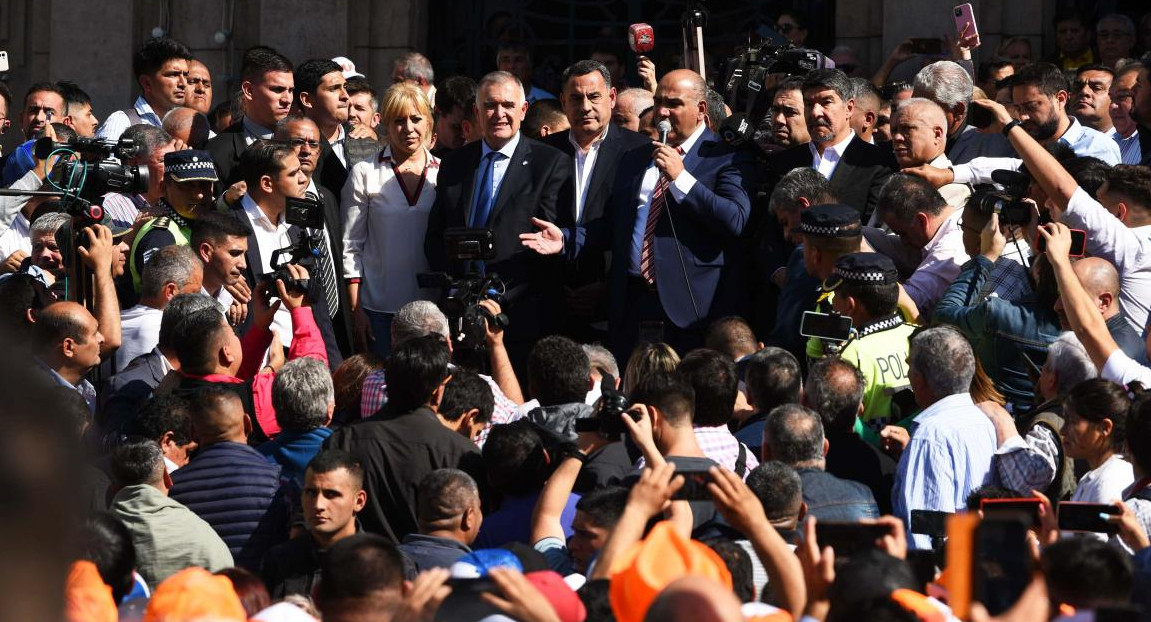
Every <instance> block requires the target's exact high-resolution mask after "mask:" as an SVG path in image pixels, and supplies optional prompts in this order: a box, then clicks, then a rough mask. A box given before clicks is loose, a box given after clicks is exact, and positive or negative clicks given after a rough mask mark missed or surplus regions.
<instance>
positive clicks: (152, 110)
mask: <svg viewBox="0 0 1151 622" xmlns="http://www.w3.org/2000/svg"><path fill="white" fill-rule="evenodd" d="M191 60H192V52H191V51H189V50H188V48H187V46H185V45H184V44H183V43H180V42H179V41H176V40H175V39H170V38H168V37H156V38H153V39H149V40H148V41H147V42H145V43H144V45H143V47H141V48H140V51H138V52H136V55H135V56H133V57H132V73H133V75H135V76H136V82H137V84H139V85H140V96H139V97H137V98H136V102H135V103H134V104H132V107H131V108H125V109H124V110H117V111H116V112H113V113H112V114H110V115H108V120H107V121H104V125H102V126H101V127H100V129H99V131H97V132H96V138H106V139H109V140H119V139H120V135H121V134H123V133H124V130H126V129H128V127H129V126H131V125H136V124H138V123H147V124H149V125H154V126H156V127H160V125H161V123H160V120H161V119H163V118H164V115H165V114H168V111H169V110H171V109H173V108H175V107H176V106H183V105H185V96H186V94H187V89H188V62H189V61H191Z"/></svg>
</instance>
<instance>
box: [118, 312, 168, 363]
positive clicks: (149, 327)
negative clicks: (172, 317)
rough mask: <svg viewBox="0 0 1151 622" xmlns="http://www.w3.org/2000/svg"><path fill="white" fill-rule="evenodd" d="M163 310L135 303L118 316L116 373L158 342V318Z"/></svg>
mask: <svg viewBox="0 0 1151 622" xmlns="http://www.w3.org/2000/svg"><path fill="white" fill-rule="evenodd" d="M163 317H164V312H163V311H161V310H160V309H156V308H153V307H149V306H148V305H142V304H140V305H136V306H134V307H132V308H130V309H127V310H125V311H124V313H123V314H122V315H121V317H120V333H121V335H122V341H121V344H120V349H119V350H117V351H116V373H117V374H118V373H120V372H122V371H124V368H125V367H127V366H128V363H131V362H132V360H133V359H135V358H136V357H137V356H140V355H141V354H147V353H149V352H151V351H152V350H153V349H154V348H155V347H156V345H157V344H158V343H160V320H161V319H163Z"/></svg>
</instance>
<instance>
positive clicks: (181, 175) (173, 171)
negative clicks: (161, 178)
mask: <svg viewBox="0 0 1151 622" xmlns="http://www.w3.org/2000/svg"><path fill="white" fill-rule="evenodd" d="M164 172H165V173H167V174H169V175H171V176H172V177H173V178H175V179H177V180H180V181H190V180H200V179H202V180H205V181H218V179H217V177H216V167H215V166H213V165H212V161H211V160H208V161H203V160H200V161H196V162H183V163H181V164H173V165H172V166H165V167H164Z"/></svg>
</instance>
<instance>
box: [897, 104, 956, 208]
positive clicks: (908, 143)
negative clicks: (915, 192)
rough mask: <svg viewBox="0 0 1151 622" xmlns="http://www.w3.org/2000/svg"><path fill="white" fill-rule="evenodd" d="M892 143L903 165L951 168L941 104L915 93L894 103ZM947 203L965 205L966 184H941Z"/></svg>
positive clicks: (945, 122) (944, 117) (898, 160)
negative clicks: (913, 95) (915, 95)
mask: <svg viewBox="0 0 1151 622" xmlns="http://www.w3.org/2000/svg"><path fill="white" fill-rule="evenodd" d="M891 147H892V150H893V151H894V152H895V159H896V161H897V162H899V166H900V168H909V167H913V166H920V165H924V164H926V165H929V166H934V167H935V168H949V167H950V166H951V161H950V160H948V159H947V155H946V154H945V151H946V150H947V116H946V115H945V114H944V112H943V108H941V107H940V106H939V104H937V103H935V102H933V101H931V100H930V99H926V98H923V97H912V98H910V99H907V100H904V101H902V102H899V103H898V104H896V105H895V108H894V110H892V113H891ZM939 194H942V195H943V198H944V200H946V201H947V204H948V205H951V206H953V207H960V208H962V207H963V206H964V205H965V204H966V203H967V198H968V197H970V196H971V187H970V186H968V185H967V184H955V183H951V184H947V185H945V186H943V187H941V188H939Z"/></svg>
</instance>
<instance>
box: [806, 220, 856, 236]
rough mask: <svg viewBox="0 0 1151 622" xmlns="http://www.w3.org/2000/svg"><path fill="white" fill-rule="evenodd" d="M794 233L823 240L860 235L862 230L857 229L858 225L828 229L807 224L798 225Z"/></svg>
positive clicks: (834, 226)
mask: <svg viewBox="0 0 1151 622" xmlns="http://www.w3.org/2000/svg"><path fill="white" fill-rule="evenodd" d="M796 231H798V232H799V233H804V234H807V235H815V236H819V237H824V238H837V237H841V236H842V237H849V236H856V235H860V234H861V233H862V230H861V229H860V228H859V225H855V224H851V225H833V226H830V227H821V226H818V225H809V224H807V223H803V224H801V225H799V226H798V227H796Z"/></svg>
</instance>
